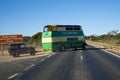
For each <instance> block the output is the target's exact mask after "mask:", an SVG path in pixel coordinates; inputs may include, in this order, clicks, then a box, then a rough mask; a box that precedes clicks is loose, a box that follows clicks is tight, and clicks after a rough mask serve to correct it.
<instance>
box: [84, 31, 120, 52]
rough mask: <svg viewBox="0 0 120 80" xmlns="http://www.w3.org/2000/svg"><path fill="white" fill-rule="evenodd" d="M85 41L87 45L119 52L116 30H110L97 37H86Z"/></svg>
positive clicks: (119, 35) (119, 37)
mask: <svg viewBox="0 0 120 80" xmlns="http://www.w3.org/2000/svg"><path fill="white" fill-rule="evenodd" d="M86 39H87V43H88V44H92V45H95V46H98V47H102V48H106V49H111V50H114V51H117V52H120V33H119V31H118V30H112V31H110V32H108V33H107V34H103V35H99V36H97V35H91V36H87V37H86Z"/></svg>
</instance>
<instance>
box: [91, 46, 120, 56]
mask: <svg viewBox="0 0 120 80" xmlns="http://www.w3.org/2000/svg"><path fill="white" fill-rule="evenodd" d="M90 46H92V47H96V46H93V45H90ZM96 48H99V47H96ZM101 50H102V51H104V52H106V53H109V54H111V55H113V56H115V57H118V58H120V56H119V55H117V54H115V53H112V52H109V51H107V50H104V49H101Z"/></svg>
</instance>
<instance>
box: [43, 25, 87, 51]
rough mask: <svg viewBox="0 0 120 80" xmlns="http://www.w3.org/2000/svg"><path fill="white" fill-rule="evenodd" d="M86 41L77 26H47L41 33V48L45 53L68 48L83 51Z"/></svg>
mask: <svg viewBox="0 0 120 80" xmlns="http://www.w3.org/2000/svg"><path fill="white" fill-rule="evenodd" d="M85 46H86V41H85V36H84V33H83V30H82V28H81V26H79V25H47V26H45V27H44V31H43V33H42V47H43V49H44V50H45V51H50V52H55V51H64V50H65V49H69V48H74V49H77V48H80V47H82V48H83V49H85Z"/></svg>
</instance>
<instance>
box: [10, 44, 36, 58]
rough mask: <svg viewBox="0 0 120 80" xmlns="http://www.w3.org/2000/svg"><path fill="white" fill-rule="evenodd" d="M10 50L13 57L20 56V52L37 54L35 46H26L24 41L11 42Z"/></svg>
mask: <svg viewBox="0 0 120 80" xmlns="http://www.w3.org/2000/svg"><path fill="white" fill-rule="evenodd" d="M8 52H9V53H10V56H13V57H19V56H20V54H30V55H35V48H34V47H26V46H25V44H24V43H18V44H10V48H9V50H8Z"/></svg>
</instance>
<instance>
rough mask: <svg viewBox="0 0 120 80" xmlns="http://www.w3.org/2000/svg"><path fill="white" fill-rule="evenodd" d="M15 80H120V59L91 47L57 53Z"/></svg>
mask: <svg viewBox="0 0 120 80" xmlns="http://www.w3.org/2000/svg"><path fill="white" fill-rule="evenodd" d="M15 80H120V58H119V57H116V56H113V55H111V54H109V53H107V52H104V51H102V49H100V48H95V47H91V46H87V50H81V49H79V50H77V51H72V50H71V51H70V50H68V51H65V52H56V53H55V54H54V55H51V56H48V57H46V58H44V59H42V60H41V61H39V62H38V63H37V64H35V65H34V67H32V68H30V69H29V70H27V71H25V72H23V74H21V75H20V76H18V77H16V78H15Z"/></svg>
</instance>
